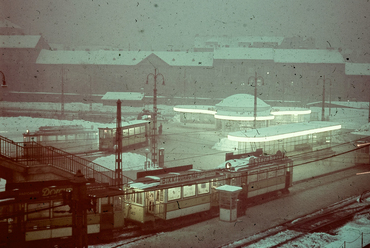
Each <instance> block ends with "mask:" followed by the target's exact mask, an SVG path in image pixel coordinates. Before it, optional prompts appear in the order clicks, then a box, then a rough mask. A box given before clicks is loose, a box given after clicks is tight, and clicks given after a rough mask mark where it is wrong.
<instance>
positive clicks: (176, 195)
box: [168, 187, 181, 201]
mask: <svg viewBox="0 0 370 248" xmlns="http://www.w3.org/2000/svg"><path fill="white" fill-rule="evenodd" d="M180 197H181V187H176V188H169V189H168V200H169V201H171V200H175V199H180Z"/></svg>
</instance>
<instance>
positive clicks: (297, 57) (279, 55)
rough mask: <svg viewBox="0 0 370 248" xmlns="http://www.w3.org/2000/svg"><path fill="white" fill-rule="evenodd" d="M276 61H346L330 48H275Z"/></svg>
mask: <svg viewBox="0 0 370 248" xmlns="http://www.w3.org/2000/svg"><path fill="white" fill-rule="evenodd" d="M274 51H275V55H274V61H275V62H276V63H308V64H322V63H327V64H336V63H344V59H343V56H342V55H341V54H340V53H339V52H338V51H335V50H328V49H275V50H274Z"/></svg>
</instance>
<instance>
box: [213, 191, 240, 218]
mask: <svg viewBox="0 0 370 248" xmlns="http://www.w3.org/2000/svg"><path fill="white" fill-rule="evenodd" d="M216 190H217V191H218V192H219V199H220V220H222V221H229V222H232V221H235V220H236V219H237V199H238V194H239V192H240V191H241V190H242V188H241V187H237V186H231V185H223V186H220V187H217V188H216Z"/></svg>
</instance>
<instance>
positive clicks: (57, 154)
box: [0, 136, 132, 185]
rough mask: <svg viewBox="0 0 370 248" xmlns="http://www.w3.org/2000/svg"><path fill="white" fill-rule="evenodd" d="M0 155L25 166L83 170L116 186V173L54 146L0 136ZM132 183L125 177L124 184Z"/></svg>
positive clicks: (103, 181)
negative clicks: (17, 140) (15, 140)
mask: <svg viewBox="0 0 370 248" xmlns="http://www.w3.org/2000/svg"><path fill="white" fill-rule="evenodd" d="M0 155H1V156H3V157H5V158H7V159H10V160H12V161H14V162H17V163H19V164H21V165H25V166H29V167H31V166H33V165H40V164H42V165H45V166H52V167H55V168H58V169H60V170H63V171H66V172H70V173H72V174H76V173H77V171H78V170H81V172H82V174H84V175H85V177H86V178H87V179H88V178H94V179H95V181H96V182H98V183H108V184H109V185H114V183H115V182H114V175H115V173H114V171H113V170H111V169H108V168H106V167H104V166H101V165H99V164H96V163H94V162H91V161H89V160H87V159H84V158H81V157H78V156H76V155H73V154H71V153H68V152H65V151H63V150H60V149H57V148H55V147H52V146H43V145H40V144H38V143H37V142H34V141H32V142H14V141H12V140H10V139H8V138H5V137H2V136H0ZM129 181H132V179H131V178H128V177H125V176H123V178H122V183H123V184H125V183H127V182H129Z"/></svg>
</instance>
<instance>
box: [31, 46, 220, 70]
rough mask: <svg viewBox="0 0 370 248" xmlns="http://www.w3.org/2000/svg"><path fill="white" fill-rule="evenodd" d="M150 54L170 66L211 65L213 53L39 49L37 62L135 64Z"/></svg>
mask: <svg viewBox="0 0 370 248" xmlns="http://www.w3.org/2000/svg"><path fill="white" fill-rule="evenodd" d="M151 54H154V55H156V56H157V57H159V58H160V59H162V60H163V61H164V62H166V63H167V64H169V65H171V66H212V65H213V53H209V52H208V53H202V52H197V53H193V52H192V53H189V52H152V51H107V50H98V51H65V50H57V51H50V50H45V49H43V50H41V52H40V54H39V56H38V58H37V61H36V63H37V64H91V65H137V64H138V63H140V62H141V61H143V60H144V59H146V58H147V57H149V56H150V55H151Z"/></svg>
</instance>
